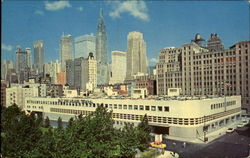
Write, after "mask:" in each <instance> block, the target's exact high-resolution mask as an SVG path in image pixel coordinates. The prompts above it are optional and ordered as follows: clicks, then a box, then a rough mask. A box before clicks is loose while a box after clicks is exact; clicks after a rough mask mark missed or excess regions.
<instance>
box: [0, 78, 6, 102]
mask: <svg viewBox="0 0 250 158" xmlns="http://www.w3.org/2000/svg"><path fill="white" fill-rule="evenodd" d="M7 84H8V83H7V82H6V81H1V101H0V102H1V107H2V106H6V88H7Z"/></svg>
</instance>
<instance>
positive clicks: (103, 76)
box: [96, 9, 108, 84]
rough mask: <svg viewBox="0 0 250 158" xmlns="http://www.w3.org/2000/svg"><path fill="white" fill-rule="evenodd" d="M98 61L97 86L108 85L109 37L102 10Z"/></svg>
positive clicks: (97, 42) (97, 41) (97, 43)
mask: <svg viewBox="0 0 250 158" xmlns="http://www.w3.org/2000/svg"><path fill="white" fill-rule="evenodd" d="M96 60H97V84H107V83H108V65H107V64H108V52H107V35H106V30H105V24H104V18H103V12H102V9H101V10H100V17H99V21H98V25H97V32H96Z"/></svg>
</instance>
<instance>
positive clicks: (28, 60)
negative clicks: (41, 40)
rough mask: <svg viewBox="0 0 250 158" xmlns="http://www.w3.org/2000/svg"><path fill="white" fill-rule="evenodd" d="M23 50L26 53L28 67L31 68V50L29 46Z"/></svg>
mask: <svg viewBox="0 0 250 158" xmlns="http://www.w3.org/2000/svg"><path fill="white" fill-rule="evenodd" d="M25 51H26V53H27V64H28V67H29V68H30V69H31V68H32V57H31V50H30V48H26V50H25Z"/></svg>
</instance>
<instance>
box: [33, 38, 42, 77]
mask: <svg viewBox="0 0 250 158" xmlns="http://www.w3.org/2000/svg"><path fill="white" fill-rule="evenodd" d="M33 47H34V69H35V71H36V74H39V75H41V74H43V64H44V42H43V41H37V42H35V43H34V45H33Z"/></svg>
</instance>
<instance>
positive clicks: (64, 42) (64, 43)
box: [60, 35, 73, 72]
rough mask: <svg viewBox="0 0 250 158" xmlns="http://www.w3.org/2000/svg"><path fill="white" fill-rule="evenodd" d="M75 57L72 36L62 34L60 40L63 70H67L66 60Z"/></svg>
mask: <svg viewBox="0 0 250 158" xmlns="http://www.w3.org/2000/svg"><path fill="white" fill-rule="evenodd" d="M72 58H73V42H72V36H71V35H66V36H64V35H63V36H62V37H61V40H60V62H61V67H62V68H61V70H62V72H65V71H66V60H69V59H72Z"/></svg>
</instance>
